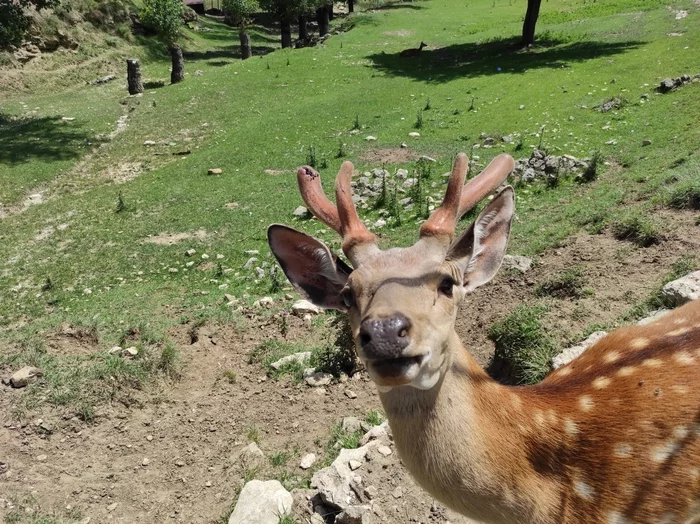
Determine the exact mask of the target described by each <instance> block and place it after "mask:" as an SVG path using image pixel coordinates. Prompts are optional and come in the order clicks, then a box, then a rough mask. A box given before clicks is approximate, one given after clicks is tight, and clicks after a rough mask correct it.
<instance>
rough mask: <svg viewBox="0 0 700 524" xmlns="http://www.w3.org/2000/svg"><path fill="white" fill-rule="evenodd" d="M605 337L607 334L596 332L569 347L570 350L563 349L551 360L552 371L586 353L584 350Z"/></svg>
mask: <svg viewBox="0 0 700 524" xmlns="http://www.w3.org/2000/svg"><path fill="white" fill-rule="evenodd" d="M605 335H607V332H605V331H596V332H595V333H591V335H590V336H589V337H588V338H587V339H586V340H584V341H583V342H581V343H580V344H577V345H575V346H571V347H570V348H567V349H565V350H564V351H562V352H561V353H559V354H558V355H557V356H556V357H554V358H553V359H552V366H553V367H554V369H558V368H560V367H562V366H564V365H566V364H568V363H569V362H571V361H572V360H574V359H575V358H576V357H578V356H579V355H580V354H581V353H583V352H584V351H586V349H588V348H589V347H590V346H592V345H593V344H595V343H596V342H598V341H599V340H600V339H602V338H603V337H604V336H605Z"/></svg>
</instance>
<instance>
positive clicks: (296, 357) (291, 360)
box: [270, 351, 311, 369]
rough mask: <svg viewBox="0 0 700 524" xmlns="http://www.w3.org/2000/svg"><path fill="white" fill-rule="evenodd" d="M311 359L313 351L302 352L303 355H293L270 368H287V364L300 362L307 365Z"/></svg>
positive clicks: (283, 358) (271, 365) (274, 363)
mask: <svg viewBox="0 0 700 524" xmlns="http://www.w3.org/2000/svg"><path fill="white" fill-rule="evenodd" d="M310 359H311V351H302V352H301V353H292V354H291V355H287V356H286V357H282V358H281V359H279V360H278V361H276V362H273V363H272V364H270V367H271V368H272V369H280V368H281V367H282V366H286V365H287V364H292V363H294V362H298V363H299V364H305V363H306V362H308V361H309V360H310Z"/></svg>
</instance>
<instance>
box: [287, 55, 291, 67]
mask: <svg viewBox="0 0 700 524" xmlns="http://www.w3.org/2000/svg"><path fill="white" fill-rule="evenodd" d="M290 65H291V62H290V61H289V57H287V67H289V66H290Z"/></svg>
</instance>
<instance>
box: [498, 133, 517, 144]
mask: <svg viewBox="0 0 700 524" xmlns="http://www.w3.org/2000/svg"><path fill="white" fill-rule="evenodd" d="M501 140H503V141H504V142H505V143H506V144H512V143H513V142H515V140H514V139H513V137H512V136H510V135H505V136H502V137H501Z"/></svg>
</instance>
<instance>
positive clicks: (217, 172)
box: [207, 167, 223, 175]
mask: <svg viewBox="0 0 700 524" xmlns="http://www.w3.org/2000/svg"><path fill="white" fill-rule="evenodd" d="M221 173H223V170H222V169H220V168H218V167H213V168H211V169H208V170H207V175H220V174H221Z"/></svg>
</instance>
